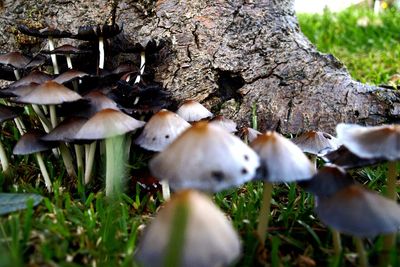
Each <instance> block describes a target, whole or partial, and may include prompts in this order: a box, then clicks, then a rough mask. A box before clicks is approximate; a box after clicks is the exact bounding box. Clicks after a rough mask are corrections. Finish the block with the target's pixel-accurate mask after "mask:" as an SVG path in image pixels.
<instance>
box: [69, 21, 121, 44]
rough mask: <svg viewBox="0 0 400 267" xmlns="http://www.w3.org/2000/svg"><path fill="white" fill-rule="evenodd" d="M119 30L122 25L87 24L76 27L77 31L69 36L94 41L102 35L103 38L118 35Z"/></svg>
mask: <svg viewBox="0 0 400 267" xmlns="http://www.w3.org/2000/svg"><path fill="white" fill-rule="evenodd" d="M121 31H122V27H119V26H118V24H114V25H87V26H80V27H79V29H78V33H77V34H74V35H73V36H72V37H71V38H75V39H78V40H84V41H94V40H97V39H98V38H99V37H103V38H105V39H107V38H111V37H114V36H116V35H118V34H119V33H120V32H121Z"/></svg>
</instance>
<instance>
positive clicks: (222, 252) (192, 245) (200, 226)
mask: <svg viewBox="0 0 400 267" xmlns="http://www.w3.org/2000/svg"><path fill="white" fill-rule="evenodd" d="M182 207H183V208H186V209H187V211H188V213H187V223H186V227H185V228H184V229H185V236H184V239H183V246H182V247H183V251H182V254H181V255H182V258H181V264H180V266H187V267H189V266H190V267H220V266H228V265H230V264H231V263H232V262H233V261H234V260H235V259H236V258H238V256H239V255H240V251H241V245H240V241H239V237H238V234H237V233H236V232H235V230H234V228H233V227H232V224H231V223H230V221H228V220H227V218H226V217H225V215H224V214H223V213H222V212H221V211H220V210H219V209H218V208H217V207H216V206H215V205H214V204H213V202H212V201H211V200H210V199H209V198H208V197H207V196H205V195H202V194H200V193H198V192H196V191H191V190H186V191H183V192H179V193H177V194H175V195H174V196H173V197H172V199H171V200H170V201H169V202H167V203H166V205H165V206H164V207H163V208H162V209H161V210H160V211H159V213H158V214H157V216H156V217H155V218H154V219H153V221H152V222H151V224H150V225H149V226H147V228H146V229H145V233H144V235H143V237H142V239H141V240H140V242H139V245H138V250H137V251H136V253H135V258H136V259H137V260H138V261H139V262H140V263H142V264H143V265H144V266H152V267H158V266H160V267H161V266H164V264H165V256H166V252H167V251H168V245H169V242H170V240H169V239H170V236H171V230H172V229H173V224H174V222H175V219H176V216H177V215H176V214H179V213H178V210H179V208H182Z"/></svg>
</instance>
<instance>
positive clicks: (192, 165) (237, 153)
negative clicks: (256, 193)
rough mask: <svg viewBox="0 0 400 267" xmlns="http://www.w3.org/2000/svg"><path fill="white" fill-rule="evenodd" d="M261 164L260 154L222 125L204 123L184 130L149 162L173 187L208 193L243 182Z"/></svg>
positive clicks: (160, 176)
mask: <svg viewBox="0 0 400 267" xmlns="http://www.w3.org/2000/svg"><path fill="white" fill-rule="evenodd" d="M258 167H259V160H258V156H257V155H256V153H254V151H253V150H252V149H250V148H249V147H248V146H247V145H246V144H244V143H243V142H242V141H241V140H240V139H239V138H237V137H236V136H233V135H232V134H230V133H229V132H227V131H226V130H225V129H223V128H221V127H220V126H218V125H213V124H209V123H206V122H200V123H197V124H195V125H193V126H192V127H190V128H188V129H187V130H186V131H185V132H183V133H182V134H181V135H180V136H179V137H178V138H177V139H175V141H173V142H172V143H171V144H170V145H169V146H168V147H167V148H166V149H165V150H163V151H162V152H160V153H159V154H158V155H156V156H155V157H154V158H153V159H151V160H150V162H149V168H150V171H151V172H152V174H153V175H154V176H155V177H157V178H159V179H161V180H163V179H165V180H167V181H168V182H169V184H170V185H171V188H173V189H176V190H179V189H184V188H193V189H199V190H204V191H208V192H218V191H220V190H223V189H226V188H229V187H233V186H238V185H241V184H243V183H245V182H247V181H249V180H251V179H252V178H253V177H254V175H255V173H256V169H257V168H258Z"/></svg>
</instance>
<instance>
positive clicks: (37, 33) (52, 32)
mask: <svg viewBox="0 0 400 267" xmlns="http://www.w3.org/2000/svg"><path fill="white" fill-rule="evenodd" d="M18 30H19V31H20V32H22V33H23V34H26V35H29V36H33V37H39V38H48V37H53V38H68V37H71V35H72V34H71V33H70V32H67V31H60V30H57V29H52V28H44V29H41V30H38V29H33V28H29V27H28V26H26V25H19V26H18Z"/></svg>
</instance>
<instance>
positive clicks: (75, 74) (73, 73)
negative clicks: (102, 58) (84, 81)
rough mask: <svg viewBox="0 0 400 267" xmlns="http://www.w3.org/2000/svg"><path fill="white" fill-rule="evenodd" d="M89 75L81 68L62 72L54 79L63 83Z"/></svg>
mask: <svg viewBox="0 0 400 267" xmlns="http://www.w3.org/2000/svg"><path fill="white" fill-rule="evenodd" d="M86 76H89V74H87V73H86V72H83V71H79V70H67V71H66V72H63V73H61V74H60V75H58V76H57V77H56V78H54V79H53V81H54V82H56V83H59V84H62V83H66V82H70V81H73V80H76V79H80V78H83V77H86Z"/></svg>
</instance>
